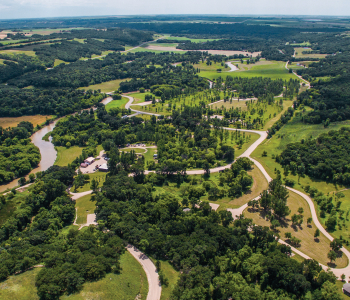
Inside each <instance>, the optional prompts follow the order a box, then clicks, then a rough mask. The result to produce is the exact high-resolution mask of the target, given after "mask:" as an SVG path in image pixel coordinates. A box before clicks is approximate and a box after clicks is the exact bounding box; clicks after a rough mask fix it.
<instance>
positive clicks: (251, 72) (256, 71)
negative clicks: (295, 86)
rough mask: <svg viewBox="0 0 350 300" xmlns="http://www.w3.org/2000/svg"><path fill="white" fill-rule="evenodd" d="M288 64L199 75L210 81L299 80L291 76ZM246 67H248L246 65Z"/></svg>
mask: <svg viewBox="0 0 350 300" xmlns="http://www.w3.org/2000/svg"><path fill="white" fill-rule="evenodd" d="M285 65H286V63H285V62H280V61H269V63H264V64H260V65H259V64H256V65H254V64H252V65H249V69H247V70H242V68H241V69H240V70H239V71H234V72H222V73H218V72H214V71H202V72H200V73H199V74H198V75H199V76H202V77H205V78H208V79H211V80H213V79H216V78H218V77H222V78H226V77H227V76H232V77H245V78H252V77H267V78H272V79H283V80H289V79H290V78H292V79H297V78H298V77H297V76H295V75H293V74H290V73H289V72H288V70H287V69H286V68H285ZM244 66H246V65H244Z"/></svg>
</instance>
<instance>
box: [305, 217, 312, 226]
mask: <svg viewBox="0 0 350 300" xmlns="http://www.w3.org/2000/svg"><path fill="white" fill-rule="evenodd" d="M306 223H307V225H310V224H311V223H312V218H311V217H310V218H307V220H306Z"/></svg>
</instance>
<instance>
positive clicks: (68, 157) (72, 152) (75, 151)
mask: <svg viewBox="0 0 350 300" xmlns="http://www.w3.org/2000/svg"><path fill="white" fill-rule="evenodd" d="M56 150H57V158H56V161H55V165H57V166H61V167H63V166H68V164H71V163H72V162H73V160H74V159H76V158H77V157H79V156H80V155H81V154H82V153H83V148H81V147H78V146H73V147H70V148H66V147H61V146H58V147H56Z"/></svg>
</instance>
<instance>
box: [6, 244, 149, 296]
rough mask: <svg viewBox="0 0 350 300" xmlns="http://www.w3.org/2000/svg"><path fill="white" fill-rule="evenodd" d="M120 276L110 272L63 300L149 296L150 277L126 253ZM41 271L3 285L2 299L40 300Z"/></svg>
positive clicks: (38, 269) (16, 278)
mask: <svg viewBox="0 0 350 300" xmlns="http://www.w3.org/2000/svg"><path fill="white" fill-rule="evenodd" d="M120 266H121V268H122V271H121V272H120V274H113V273H109V274H107V275H106V277H105V278H103V279H101V280H98V281H95V282H88V283H84V285H83V289H82V290H81V291H80V292H79V293H77V294H72V295H64V296H62V297H60V299H61V300H63V299H64V300H66V299H69V300H87V299H89V300H92V299H96V300H97V299H103V300H112V299H113V300H114V299H118V300H119V299H120V300H134V299H135V298H136V296H137V295H138V294H140V295H141V298H140V299H142V300H144V299H146V297H147V293H148V282H147V277H146V274H145V272H144V270H143V269H142V267H141V265H140V264H139V263H138V261H137V260H136V259H135V258H134V257H133V256H132V255H131V254H130V253H129V252H127V251H126V252H125V253H124V254H123V255H122V256H121V258H120ZM39 272H40V268H34V269H32V270H29V271H26V272H24V273H22V274H19V275H14V276H10V277H9V278H8V279H7V280H6V281H4V282H1V283H0V299H4V300H5V299H13V300H28V299H30V300H39V297H38V295H37V288H36V286H35V277H36V276H37V274H38V273H39Z"/></svg>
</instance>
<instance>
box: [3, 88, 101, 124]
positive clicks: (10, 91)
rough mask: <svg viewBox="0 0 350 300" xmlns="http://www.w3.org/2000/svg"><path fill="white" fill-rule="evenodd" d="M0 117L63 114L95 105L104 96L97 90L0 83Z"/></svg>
mask: <svg viewBox="0 0 350 300" xmlns="http://www.w3.org/2000/svg"><path fill="white" fill-rule="evenodd" d="M0 97H1V101H2V105H1V107H0V117H19V116H24V115H38V114H41V115H56V116H65V115H67V114H71V113H73V112H75V111H79V110H81V109H84V108H89V107H91V106H94V105H96V104H97V103H99V102H100V101H101V100H103V99H104V98H105V95H104V94H101V93H99V92H98V91H92V90H88V91H87V92H86V93H84V91H82V90H73V89H62V88H61V89H59V88H51V89H36V88H33V89H20V88H17V87H13V86H9V85H0Z"/></svg>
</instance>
